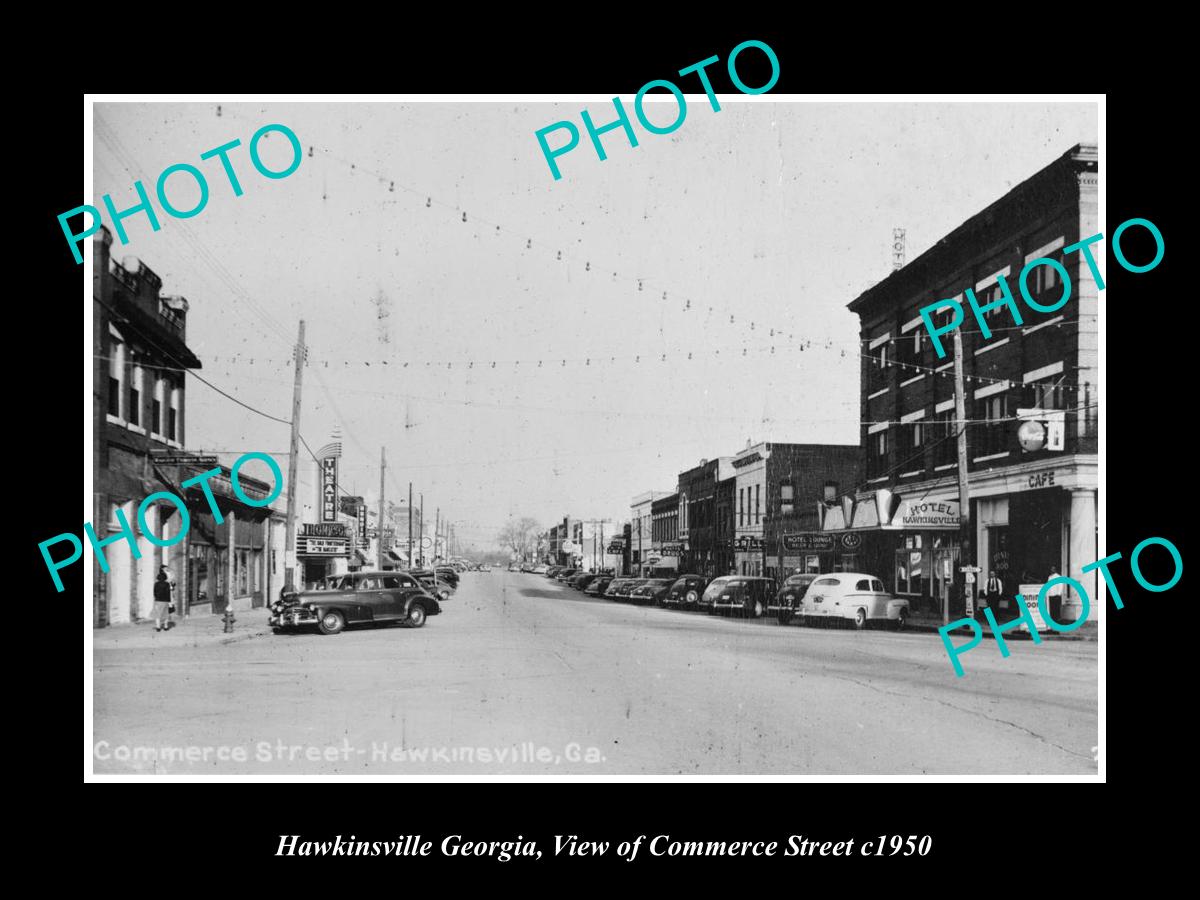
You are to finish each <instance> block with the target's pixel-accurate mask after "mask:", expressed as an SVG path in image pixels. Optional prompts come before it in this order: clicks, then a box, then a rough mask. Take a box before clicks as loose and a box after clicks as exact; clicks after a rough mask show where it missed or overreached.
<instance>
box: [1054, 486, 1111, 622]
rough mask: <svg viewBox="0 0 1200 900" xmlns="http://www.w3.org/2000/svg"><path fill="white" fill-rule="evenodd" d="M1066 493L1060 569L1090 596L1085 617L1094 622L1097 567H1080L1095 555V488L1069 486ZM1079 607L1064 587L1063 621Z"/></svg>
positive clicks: (1097, 605) (1097, 603)
mask: <svg viewBox="0 0 1200 900" xmlns="http://www.w3.org/2000/svg"><path fill="white" fill-rule="evenodd" d="M1070 493H1071V500H1070V504H1069V512H1068V524H1067V530H1068V534H1069V540H1068V544H1067V560H1066V562H1067V566H1066V568H1065V569H1064V570H1063V571H1064V572H1065V573H1066V574H1067V575H1070V576H1071V577H1072V578H1074V579H1075V580H1076V581H1078V582H1079V583H1080V584H1082V585H1083V587H1084V590H1086V591H1087V594H1088V598H1089V599H1090V600H1091V608H1090V609H1089V610H1088V621H1089V622H1094V621H1096V620H1097V619H1098V618H1099V616H1098V612H1099V609H1100V604H1101V603H1102V602H1103V598H1102V597H1101V596H1100V594H1099V588H1098V583H1099V579H1098V578H1097V577H1096V575H1097V570H1096V569H1093V570H1092V571H1090V572H1084V571H1083V567H1084V566H1086V565H1088V564H1089V563H1093V562H1095V561H1096V560H1097V559H1099V553H1098V552H1097V543H1096V491H1095V490H1094V489H1093V488H1073V489H1072V490H1071V492H1070ZM1079 607H1080V604H1079V598H1078V597H1076V596H1075V592H1074V591H1069V590H1064V596H1063V611H1062V617H1063V621H1064V622H1066V623H1068V624H1069V623H1071V622H1073V621H1075V620H1076V619H1077V618H1079V613H1080V608H1079Z"/></svg>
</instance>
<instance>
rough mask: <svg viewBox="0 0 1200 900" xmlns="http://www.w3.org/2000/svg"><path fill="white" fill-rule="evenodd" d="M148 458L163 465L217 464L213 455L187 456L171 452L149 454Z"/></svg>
mask: <svg viewBox="0 0 1200 900" xmlns="http://www.w3.org/2000/svg"><path fill="white" fill-rule="evenodd" d="M150 458H151V459H152V460H153V461H154V462H155V463H158V464H159V465H165V466H181V465H182V466H186V465H193V466H215V465H217V464H218V463H217V458H216V457H215V456H189V455H182V456H181V455H180V454H178V453H173V454H169V455H163V456H151V457H150Z"/></svg>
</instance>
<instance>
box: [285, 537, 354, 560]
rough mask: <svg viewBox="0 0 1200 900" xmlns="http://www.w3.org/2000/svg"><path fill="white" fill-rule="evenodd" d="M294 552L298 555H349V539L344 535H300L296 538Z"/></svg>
mask: <svg viewBox="0 0 1200 900" xmlns="http://www.w3.org/2000/svg"><path fill="white" fill-rule="evenodd" d="M296 554H297V555H298V556H349V555H350V540H349V538H345V537H340V538H332V537H331V538H322V537H306V536H304V535H301V536H300V537H298V538H296Z"/></svg>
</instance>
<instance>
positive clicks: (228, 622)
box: [221, 608, 237, 634]
mask: <svg viewBox="0 0 1200 900" xmlns="http://www.w3.org/2000/svg"><path fill="white" fill-rule="evenodd" d="M221 621H223V622H224V623H225V633H226V634H232V633H233V623H234V622H236V621H237V619H235V618H234V617H233V610H232V609H228V608H227V609H226V610H225V615H223V616H222V617H221Z"/></svg>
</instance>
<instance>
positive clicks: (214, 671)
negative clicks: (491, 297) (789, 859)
mask: <svg viewBox="0 0 1200 900" xmlns="http://www.w3.org/2000/svg"><path fill="white" fill-rule="evenodd" d="M443 609H444V613H443V614H442V615H440V616H435V617H431V618H430V619H429V621H428V623H427V624H426V625H425V626H424V627H423V628H419V629H409V628H402V627H395V626H388V627H375V628H351V629H348V630H347V631H345V632H343V633H342V634H340V635H335V636H331V637H325V636H322V635H320V634H317V633H316V632H315V631H314V632H312V633H306V634H297V635H281V636H275V635H265V636H260V637H255V638H252V639H248V640H240V641H237V642H233V643H211V644H208V645H202V646H186V647H184V646H179V647H167V648H161V647H160V648H154V649H146V648H122V649H97V651H96V653H95V661H94V662H95V665H94V685H93V687H94V734H93V737H94V741H93V756H94V760H95V762H94V765H95V771H96V772H97V773H135V772H137V773H149V772H154V773H160V774H199V775H203V774H254V775H278V774H307V773H323V774H345V775H444V774H465V775H489V774H550V775H566V774H586V775H610V776H611V775H638V774H722V775H724V774H735V775H755V774H801V775H854V774H860V775H861V774H866V775H922V774H970V775H987V774H996V773H1028V774H1059V773H1074V774H1082V775H1089V774H1095V773H1096V772H1097V764H1096V762H1095V761H1094V758H1093V748H1094V746H1095V745H1096V744H1097V743H1098V741H1097V727H1098V718H1097V672H1098V666H1097V647H1098V644H1096V643H1094V642H1082V641H1054V642H1051V641H1046V642H1044V643H1042V644H1040V645H1034V644H1032V643H1031V642H1029V641H1028V640H1014V641H1011V642H1010V647H1011V648H1012V655H1011V656H1010V657H1009V658H1007V659H1004V658H1002V657H1001V656H1000V653H999V650H998V648H997V646H996V644H995V642H994V641H992V640H990V639H988V640H985V641H984V643H983V644H981V645H980V646H978V647H976V648H975V649H974V650H972V651H970V652H969V653H967V654H966V655H964V656H963V657H962V661H963V665H964V668H965V670H966V675H965V677H963V678H956V677H955V675H954V671H953V669H952V667H951V665H950V662H949V660H948V658H947V656H946V653H945V650H944V649H943V646H942V642H941V640H940V638H939V637H938V636H937V635H936V634H922V633H899V634H898V633H895V632H892V631H887V630H878V631H876V630H868V631H865V632H857V631H854V630H853V629H852V628H831V627H820V628H811V627H801V626H799V625H795V624H793V625H789V626H787V627H781V626H779V625H778V624H776V622H775V621H774V620H773V619H763V620H757V621H742V620H738V619H727V618H723V617H715V616H707V615H703V614H698V613H686V612H681V611H675V610H662V609H655V608H646V607H634V606H630V605H628V604H620V603H614V602H612V601H606V600H598V599H592V598H590V597H586V596H585V595H582V594H579V593H577V592H575V591H573V590H571V589H570V588H567V587H563V586H561V585H559V584H557V583H555V582H552V581H548V580H547V579H546V578H545V577H544V576H541V575H532V574H518V573H509V572H503V571H494V572H491V573H479V572H471V573H466V574H464V575H463V576H462V583H461V586H460V589H459V591H458V594H457V595H456V596H455V597H453V598H452V599H450V600H448V601H447V602H446V603H445V604H444V606H443Z"/></svg>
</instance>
